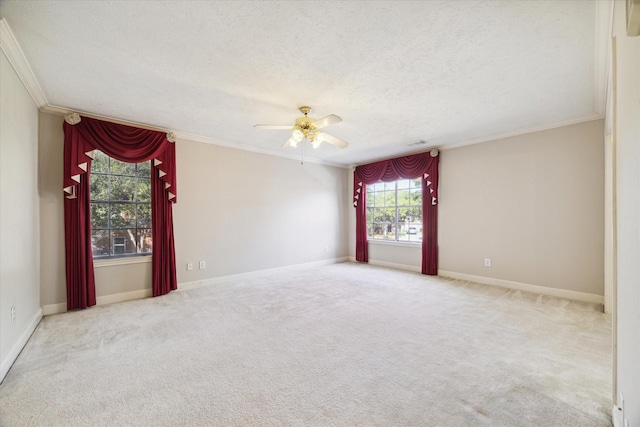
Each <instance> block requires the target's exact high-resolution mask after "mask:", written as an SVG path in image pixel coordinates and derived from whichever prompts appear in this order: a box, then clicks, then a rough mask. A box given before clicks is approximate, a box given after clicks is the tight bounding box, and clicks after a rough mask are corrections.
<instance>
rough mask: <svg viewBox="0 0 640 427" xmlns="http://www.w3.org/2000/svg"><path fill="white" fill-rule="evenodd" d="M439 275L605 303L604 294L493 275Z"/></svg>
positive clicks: (439, 274)
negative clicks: (570, 289)
mask: <svg viewBox="0 0 640 427" xmlns="http://www.w3.org/2000/svg"><path fill="white" fill-rule="evenodd" d="M438 276H442V277H449V278H451V279H458V280H466V281H469V282H475V283H482V284H483V285H492V286H500V287H503V288H509V289H515V290H518V291H524V292H532V293H534V294H542V295H549V296H552V297H558V298H566V299H572V300H576V301H583V302H590V303H595V304H604V296H602V295H595V294H587V293H585V292H576V291H569V290H567V289H557V288H549V287H547V286H539V285H530V284H528V283H520V282H513V281H511V280H502V279H493V278H491V277H484V276H475V275H472V274H464V273H455V272H453V271H445V270H438Z"/></svg>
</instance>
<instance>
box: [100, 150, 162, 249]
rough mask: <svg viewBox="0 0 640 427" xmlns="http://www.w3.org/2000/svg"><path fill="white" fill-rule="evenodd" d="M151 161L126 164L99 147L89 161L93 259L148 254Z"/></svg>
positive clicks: (150, 242)
mask: <svg viewBox="0 0 640 427" xmlns="http://www.w3.org/2000/svg"><path fill="white" fill-rule="evenodd" d="M150 172H151V162H144V163H137V164H136V163H125V162H121V161H119V160H116V159H113V158H110V157H109V156H107V155H105V154H104V153H102V152H101V151H99V150H96V151H95V157H94V160H93V162H92V164H91V179H90V185H91V189H90V191H91V231H92V246H93V256H94V258H99V257H110V256H119V255H135V254H139V255H143V254H150V253H151V248H152V238H151V181H150V176H151V175H150Z"/></svg>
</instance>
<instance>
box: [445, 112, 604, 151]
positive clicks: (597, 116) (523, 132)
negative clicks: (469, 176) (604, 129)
mask: <svg viewBox="0 0 640 427" xmlns="http://www.w3.org/2000/svg"><path fill="white" fill-rule="evenodd" d="M602 119H604V114H600V113H598V114H592V115H590V116H584V117H579V118H577V119H571V120H565V121H562V122H556V123H551V124H548V125H544V126H535V127H531V128H527V129H522V130H519V131H515V132H509V133H503V134H500V135H493V136H489V137H486V138H479V139H474V140H471V141H465V142H460V143H453V144H447V145H441V146H439V147H438V149H440V150H443V151H444V150H451V149H453V148H460V147H466V146H467V145H474V144H481V143H483V142H489V141H498V140H500V139H506V138H512V137H514V136H520V135H527V134H530V133H535V132H542V131H545V130H550V129H557V128H561V127H564V126H572V125H577V124H580V123H586V122H592V121H594V120H602Z"/></svg>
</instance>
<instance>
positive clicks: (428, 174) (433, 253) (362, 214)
mask: <svg viewBox="0 0 640 427" xmlns="http://www.w3.org/2000/svg"><path fill="white" fill-rule="evenodd" d="M432 153H433V154H432ZM439 159H440V156H439V154H438V152H437V151H432V152H427V153H419V154H413V155H410V156H404V157H398V158H395V159H389V160H383V161H380V162H375V163H369V164H367V165H362V166H358V167H356V168H355V171H354V173H353V206H354V207H355V208H356V261H359V262H368V261H369V248H368V237H367V212H366V195H367V192H366V189H365V186H366V185H367V184H373V183H375V182H378V181H387V182H388V181H395V180H398V179H415V178H420V181H421V183H422V185H421V188H422V221H423V227H422V236H423V237H422V273H423V274H429V275H436V274H438V228H437V227H438V162H439Z"/></svg>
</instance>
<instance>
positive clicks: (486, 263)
mask: <svg viewBox="0 0 640 427" xmlns="http://www.w3.org/2000/svg"><path fill="white" fill-rule="evenodd" d="M484 266H485V267H491V258H485V259H484Z"/></svg>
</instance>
